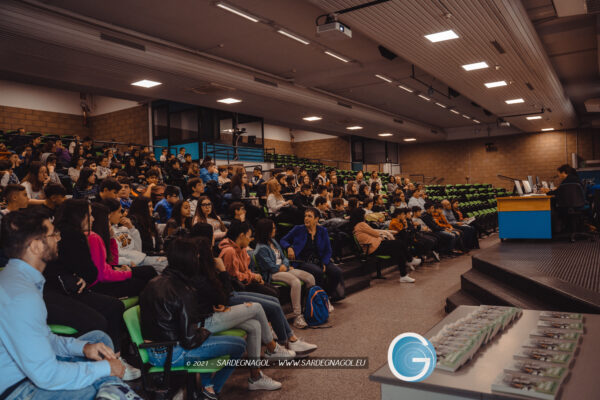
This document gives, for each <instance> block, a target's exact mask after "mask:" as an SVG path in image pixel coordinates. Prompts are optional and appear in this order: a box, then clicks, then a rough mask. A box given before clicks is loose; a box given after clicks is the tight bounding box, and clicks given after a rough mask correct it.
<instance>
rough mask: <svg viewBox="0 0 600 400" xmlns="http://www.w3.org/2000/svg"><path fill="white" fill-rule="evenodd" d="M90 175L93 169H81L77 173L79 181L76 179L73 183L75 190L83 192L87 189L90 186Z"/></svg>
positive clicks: (92, 173)
mask: <svg viewBox="0 0 600 400" xmlns="http://www.w3.org/2000/svg"><path fill="white" fill-rule="evenodd" d="M92 175H94V170H93V169H91V168H90V167H83V168H82V169H81V171H80V172H79V179H77V182H76V183H75V188H76V189H77V190H85V189H86V188H87V187H88V185H90V183H89V182H88V179H89V178H90V176H92Z"/></svg>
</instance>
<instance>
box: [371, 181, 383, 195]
mask: <svg viewBox="0 0 600 400" xmlns="http://www.w3.org/2000/svg"><path fill="white" fill-rule="evenodd" d="M370 189H371V194H372V195H373V196H372V197H373V198H375V196H377V195H378V194H381V183H379V182H373V183H371V185H370Z"/></svg>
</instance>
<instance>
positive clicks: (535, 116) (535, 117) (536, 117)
mask: <svg viewBox="0 0 600 400" xmlns="http://www.w3.org/2000/svg"><path fill="white" fill-rule="evenodd" d="M527 119H528V120H532V119H542V116H541V115H534V116H533V117H527Z"/></svg>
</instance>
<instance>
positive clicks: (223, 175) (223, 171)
mask: <svg viewBox="0 0 600 400" xmlns="http://www.w3.org/2000/svg"><path fill="white" fill-rule="evenodd" d="M218 171H219V178H218V180H217V182H218V184H219V186H223V185H225V184H227V183H230V182H231V179H229V177H228V171H227V167H224V166H222V167H219V169H218Z"/></svg>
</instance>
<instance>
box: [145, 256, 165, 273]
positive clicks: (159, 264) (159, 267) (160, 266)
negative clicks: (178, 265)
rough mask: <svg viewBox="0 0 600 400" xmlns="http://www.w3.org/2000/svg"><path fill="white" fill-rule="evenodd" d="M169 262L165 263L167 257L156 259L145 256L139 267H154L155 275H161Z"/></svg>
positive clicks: (156, 257)
mask: <svg viewBox="0 0 600 400" xmlns="http://www.w3.org/2000/svg"><path fill="white" fill-rule="evenodd" d="M168 264H169V262H168V261H167V257H158V256H146V257H144V260H142V262H141V263H140V265H151V266H152V267H154V269H155V270H156V272H157V273H159V274H161V273H162V272H163V270H164V269H165V268H167V265H168Z"/></svg>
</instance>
